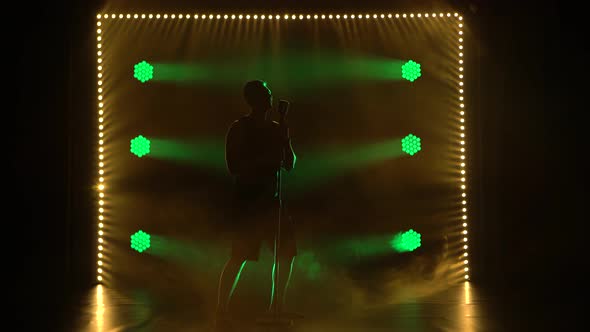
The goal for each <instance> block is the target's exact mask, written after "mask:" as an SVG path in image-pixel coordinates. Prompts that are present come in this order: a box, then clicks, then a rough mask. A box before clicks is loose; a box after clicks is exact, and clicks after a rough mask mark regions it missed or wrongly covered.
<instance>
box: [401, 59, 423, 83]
mask: <svg viewBox="0 0 590 332" xmlns="http://www.w3.org/2000/svg"><path fill="white" fill-rule="evenodd" d="M421 75H422V73H421V72H420V64H419V63H417V62H415V61H412V60H410V61H408V62H406V63H404V64H403V65H402V77H403V78H405V79H406V80H408V81H410V82H414V81H415V80H416V79H418V77H420V76H421Z"/></svg>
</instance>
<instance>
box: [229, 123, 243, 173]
mask: <svg viewBox="0 0 590 332" xmlns="http://www.w3.org/2000/svg"><path fill="white" fill-rule="evenodd" d="M241 142H242V139H241V130H240V127H239V126H238V122H237V121H236V122H234V123H233V124H232V126H231V127H230V128H229V130H228V132H227V135H226V138H225V163H226V165H227V169H228V170H229V173H230V174H231V175H233V176H237V175H239V174H240V173H241V171H242V168H243V165H242V163H241V161H242V160H243V158H241V156H240V152H241V150H242V149H241V147H240V143H241Z"/></svg>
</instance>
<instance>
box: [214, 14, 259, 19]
mask: <svg viewBox="0 0 590 332" xmlns="http://www.w3.org/2000/svg"><path fill="white" fill-rule="evenodd" d="M248 16H250V15H248ZM209 19H210V20H212V19H213V14H209Z"/></svg>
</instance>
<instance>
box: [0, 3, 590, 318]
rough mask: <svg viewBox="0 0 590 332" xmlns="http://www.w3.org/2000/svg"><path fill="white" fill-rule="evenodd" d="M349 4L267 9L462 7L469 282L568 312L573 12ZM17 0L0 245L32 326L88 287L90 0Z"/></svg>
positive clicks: (576, 59)
mask: <svg viewBox="0 0 590 332" xmlns="http://www.w3.org/2000/svg"><path fill="white" fill-rule="evenodd" d="M175 2H176V1H166V6H163V5H160V6H158V5H157V2H156V1H141V2H140V1H135V2H132V1H127V2H124V3H123V2H122V1H119V2H117V6H116V8H117V10H112V11H113V12H119V11H120V12H125V11H126V10H131V9H132V8H175V7H177V6H174V5H173V3H175ZM224 3H230V2H229V1H224ZM360 3H361V2H360V1H343V0H340V1H337V2H332V1H325V2H320V1H315V2H312V1H281V2H280V6H279V7H280V9H284V10H287V9H290V10H293V11H294V10H295V9H297V8H301V9H302V10H309V9H311V8H323V9H324V10H328V9H331V10H334V9H335V8H336V9H339V8H342V9H347V8H366V9H367V10H369V9H373V10H377V9H379V8H384V9H385V8H392V9H397V8H429V9H430V8H443V9H445V8H448V6H449V4H450V5H451V6H452V8H457V10H458V11H460V12H462V13H464V16H465V19H466V24H467V25H469V26H470V28H471V29H472V30H473V34H474V36H475V39H476V41H477V42H478V45H477V46H478V47H477V50H468V51H471V52H474V51H475V52H478V55H479V56H478V58H477V61H478V64H477V68H479V69H478V72H477V73H471V74H470V75H477V76H478V77H479V81H478V82H477V84H476V85H475V86H473V87H472V89H474V90H473V92H472V95H468V96H467V97H466V98H467V101H468V102H467V105H466V106H467V107H468V108H469V109H471V114H472V116H471V118H469V119H468V125H469V127H468V128H472V133H471V137H472V138H475V137H477V140H476V139H473V140H472V141H471V142H470V144H471V146H470V147H469V148H470V149H469V151H471V155H470V158H471V160H470V164H471V167H472V172H471V176H470V178H469V181H470V186H471V188H472V190H473V192H472V194H471V199H470V204H471V205H470V208H471V216H472V217H471V218H472V220H473V222H472V223H471V224H470V225H471V228H472V232H471V236H470V239H471V244H472V246H471V248H472V251H471V252H472V257H471V264H472V265H471V266H472V269H473V273H472V274H471V275H472V279H473V280H474V282H475V283H476V284H480V285H483V286H486V287H488V288H489V289H493V290H494V291H493V292H494V293H495V294H506V295H511V296H520V297H527V298H529V299H531V302H535V303H537V306H539V307H543V308H552V309H559V308H561V309H564V310H569V309H570V308H571V309H573V307H571V306H572V304H571V303H573V302H571V299H572V297H573V298H574V299H575V298H576V297H575V294H577V292H580V291H581V290H580V289H578V288H579V287H583V286H582V285H581V284H580V283H579V282H580V281H581V280H582V276H583V271H582V267H583V263H585V262H586V260H583V259H580V258H579V257H580V253H581V251H582V250H583V249H582V248H583V246H582V242H581V240H582V238H583V233H582V232H581V223H582V222H583V221H584V219H583V217H582V203H583V202H584V201H585V198H586V197H585V196H584V195H583V193H582V189H583V188H582V186H583V182H584V180H585V178H584V175H585V174H584V173H585V172H584V171H585V170H586V169H587V167H585V166H586V164H585V163H584V162H583V160H582V157H581V156H582V154H583V153H584V152H585V151H586V149H583V148H581V147H580V146H581V144H580V143H579V142H578V136H581V135H578V132H579V131H580V130H579V129H577V127H576V126H572V124H582V123H583V122H582V121H581V119H582V117H581V112H582V111H583V110H584V109H585V108H586V109H587V107H584V105H583V104H581V103H580V97H578V96H579V95H578V93H580V92H581V90H582V89H581V88H582V86H583V84H582V83H578V82H580V81H582V80H583V78H584V75H583V72H584V71H585V70H586V69H585V68H584V67H583V66H584V63H582V61H581V60H582V56H583V54H584V53H582V52H581V49H582V46H583V45H582V44H581V43H582V42H583V40H584V39H585V38H584V35H583V34H582V30H581V29H580V26H581V23H582V22H583V21H582V12H581V11H580V10H577V9H576V8H561V7H559V6H558V5H557V4H550V3H541V2H535V3H530V4H524V3H517V4H516V3H502V2H492V1H483V0H480V1H471V2H469V1H452V2H448V3H446V4H445V3H442V2H441V3H434V4H431V3H430V2H426V1H401V2H395V1H388V2H386V3H384V2H379V1H369V0H367V1H363V2H362V5H361V4H360ZM22 5H23V6H22V8H17V9H13V10H12V11H13V12H14V13H22V15H21V14H15V15H14V16H12V18H11V21H10V23H9V26H8V28H7V29H9V30H7V31H8V34H9V35H10V37H12V38H14V42H13V43H12V44H13V45H14V47H15V48H16V54H17V57H18V59H17V62H16V63H15V62H14V61H13V60H11V59H9V61H7V62H6V63H5V66H7V67H11V66H15V67H16V68H17V69H18V75H14V76H13V78H14V79H13V78H11V79H10V80H7V84H9V85H16V87H17V93H18V98H17V100H18V104H17V105H16V107H12V108H8V109H7V111H6V115H7V116H5V117H4V118H3V123H4V124H5V126H4V127H5V128H6V129H7V130H5V134H9V137H10V139H9V140H7V141H6V142H7V144H8V146H9V148H10V150H9V151H8V153H6V154H5V156H6V157H7V158H6V159H5V160H7V163H8V166H9V169H8V172H7V173H6V175H5V180H6V181H8V184H9V187H8V189H7V190H5V194H6V195H7V196H8V201H6V202H5V204H6V206H8V211H6V213H5V216H6V217H5V218H3V220H4V221H5V223H6V224H7V225H8V226H9V227H12V226H17V228H16V230H14V231H12V230H9V229H6V230H5V236H4V240H3V243H4V244H5V245H7V248H8V250H6V251H5V255H7V256H8V257H9V261H11V260H13V259H14V260H15V262H14V264H10V266H9V267H8V269H9V270H13V269H14V270H15V271H17V273H16V275H14V277H15V278H16V281H17V284H19V285H20V284H21V283H23V284H24V285H23V288H22V292H21V294H20V296H19V301H17V308H23V306H24V305H27V306H33V305H34V306H35V307H39V308H43V309H42V310H40V312H39V315H40V317H38V319H39V320H41V321H43V320H47V319H59V318H60V316H59V315H56V311H55V310H53V309H56V310H57V309H59V308H60V307H61V305H63V304H67V303H68V301H69V298H70V295H74V294H75V293H76V292H78V291H80V290H83V289H85V288H87V287H89V286H90V285H91V284H92V283H93V282H94V280H95V265H94V247H95V243H96V242H95V228H94V226H95V225H94V223H93V222H89V221H90V220H92V217H93V214H94V210H93V209H94V206H93V204H94V203H93V200H94V197H93V192H92V190H91V185H92V183H91V181H92V179H93V177H94V171H95V166H94V163H93V156H94V154H95V153H94V151H93V144H94V138H93V137H92V136H89V135H88V131H90V130H93V129H92V128H95V123H94V121H95V119H94V116H93V114H94V113H92V112H89V110H91V109H93V108H94V103H95V101H94V89H95V87H94V84H93V83H92V82H94V67H93V66H94V46H95V45H94V38H92V37H93V36H94V18H95V15H96V13H97V12H98V10H100V9H102V8H103V3H102V2H101V1H83V2H82V1H76V2H62V3H59V4H58V3H42V4H36V5H30V4H24V3H23V4H22ZM24 5H26V6H24ZM273 5H275V6H273ZM564 5H565V4H564ZM245 6H246V5H242V6H241V7H245ZM17 7H18V6H17ZM195 7H200V8H223V9H226V10H227V9H230V8H232V9H233V8H239V7H240V6H236V5H232V4H231V3H230V4H227V5H220V4H219V2H218V1H199V2H198V3H195V2H185V4H184V6H183V7H178V8H195ZM262 7H268V8H271V7H272V8H277V6H276V3H275V2H274V1H273V2H269V1H250V2H249V3H248V4H247V8H262ZM564 7H565V6H564ZM154 11H155V10H154ZM279 11H280V10H279ZM416 11H418V10H416ZM13 31H18V34H16V35H14V34H12V32H13ZM11 40H12V39H11ZM7 45H8V44H7ZM7 47H9V46H7ZM7 69H14V68H7ZM12 99H13V98H12V96H10V100H12ZM582 130H583V129H582ZM474 135H476V136H474ZM586 219H587V218H586ZM19 289H21V288H19ZM21 301H22V302H21ZM19 312H21V313H22V312H23V311H22V310H19ZM570 313H572V311H570ZM18 317H19V318H20V317H21V316H20V315H19V316H18ZM565 319H568V318H565ZM569 319H572V318H571V317H570V318H569Z"/></svg>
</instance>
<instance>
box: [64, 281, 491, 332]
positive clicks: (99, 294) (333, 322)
mask: <svg viewBox="0 0 590 332" xmlns="http://www.w3.org/2000/svg"><path fill="white" fill-rule="evenodd" d="M484 308H485V301H482V299H481V298H480V297H479V295H478V292H476V291H475V289H474V287H473V286H472V285H471V284H470V283H464V284H460V285H457V286H454V287H451V288H449V289H446V290H444V291H441V292H439V293H437V294H433V295H431V296H428V297H424V298H415V299H408V300H406V301H405V302H403V303H396V304H392V305H387V306H380V307H374V308H365V309H363V310H358V312H356V313H355V314H347V315H342V314H341V315H338V313H325V314H324V313H319V312H310V313H305V312H302V314H303V315H304V316H305V317H304V318H303V319H302V320H298V321H296V323H295V325H294V326H293V327H292V328H291V329H289V330H288V331H293V332H299V331H306V332H320V331H322V332H331V331H342V332H353V331H354V332H357V331H358V332H361V331H368V332H377V331H404V332H422V331H463V332H479V331H498V329H497V327H493V326H491V325H490V322H492V321H493V319H492V317H489V316H486V314H484V312H483V311H482V310H483V309H484ZM207 311H208V310H204V309H203V308H202V304H200V303H198V301H191V300H190V299H187V298H180V297H176V298H175V297H174V296H171V297H167V298H158V299H155V298H154V297H152V296H151V295H150V294H149V292H147V291H141V290H134V291H130V292H120V291H117V290H114V289H109V288H107V287H103V286H97V287H96V288H94V289H92V290H91V292H90V293H89V294H88V296H87V298H86V299H83V301H81V303H80V306H79V307H78V316H77V317H75V318H74V321H73V322H72V324H71V325H72V326H73V327H72V330H73V331H80V332H106V331H113V332H114V331H155V332H158V331H178V332H182V331H212V330H211V328H210V327H209V326H210V314H209V313H207ZM237 316H238V317H236V321H238V322H240V328H239V329H237V331H245V332H249V331H268V330H265V329H263V328H261V327H259V326H256V324H255V318H252V317H244V316H239V315H237Z"/></svg>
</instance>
